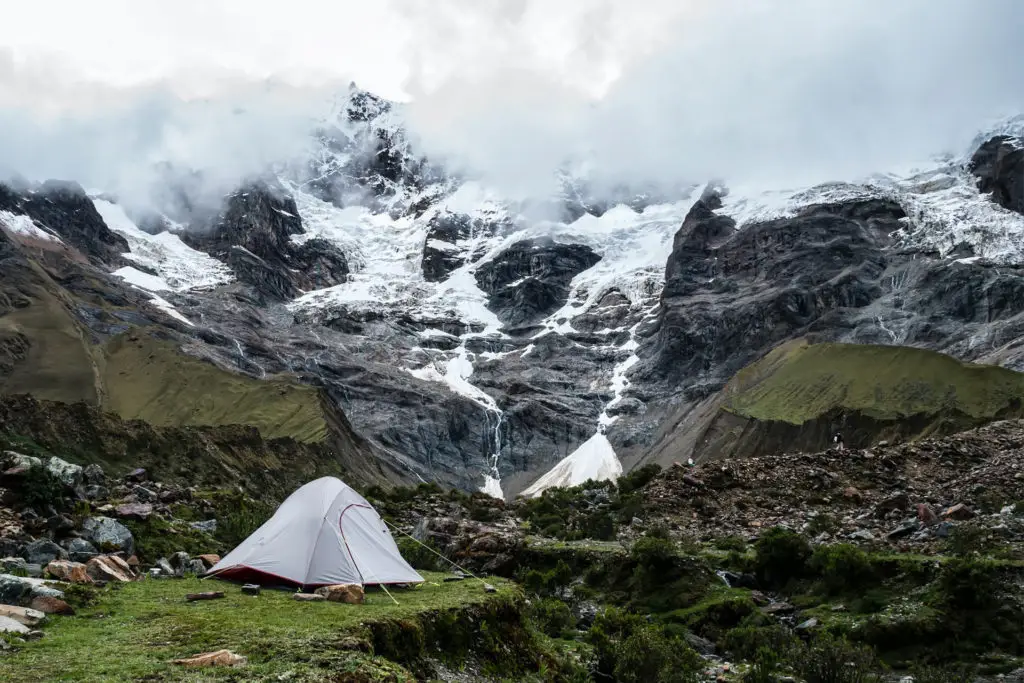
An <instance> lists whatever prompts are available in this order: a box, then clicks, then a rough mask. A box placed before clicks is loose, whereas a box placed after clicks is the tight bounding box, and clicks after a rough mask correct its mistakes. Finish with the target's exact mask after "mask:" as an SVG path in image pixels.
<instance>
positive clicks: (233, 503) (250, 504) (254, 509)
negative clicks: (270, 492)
mask: <svg viewBox="0 0 1024 683" xmlns="http://www.w3.org/2000/svg"><path fill="white" fill-rule="evenodd" d="M273 514H274V508H272V507H271V506H269V505H267V504H266V503H262V502H259V501H255V500H253V499H251V498H249V497H248V496H244V495H242V494H237V493H235V494H229V495H227V496H225V497H224V499H223V500H221V501H218V505H217V530H216V531H215V532H214V535H215V536H216V537H217V539H218V540H220V541H222V542H223V543H224V545H225V546H227V547H229V548H234V547H235V546H237V545H238V544H239V543H241V542H242V541H244V540H245V539H246V538H248V537H249V536H250V535H251V534H252V532H254V531H256V529H258V528H260V527H261V526H263V524H264V523H265V522H266V521H267V520H268V519H270V517H271V516H272V515H273Z"/></svg>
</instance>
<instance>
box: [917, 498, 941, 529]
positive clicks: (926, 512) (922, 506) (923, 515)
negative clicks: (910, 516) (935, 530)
mask: <svg viewBox="0 0 1024 683" xmlns="http://www.w3.org/2000/svg"><path fill="white" fill-rule="evenodd" d="M917 521H919V522H921V524H924V525H925V526H931V525H932V524H935V523H936V522H938V521H939V518H938V516H937V515H936V514H935V511H934V510H932V508H931V506H930V505H928V504H927V503H918V504H917Z"/></svg>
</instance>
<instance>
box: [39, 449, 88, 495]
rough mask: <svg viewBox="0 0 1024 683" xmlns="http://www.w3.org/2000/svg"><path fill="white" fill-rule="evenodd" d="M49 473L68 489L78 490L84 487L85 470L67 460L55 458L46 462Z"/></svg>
mask: <svg viewBox="0 0 1024 683" xmlns="http://www.w3.org/2000/svg"><path fill="white" fill-rule="evenodd" d="M46 469H47V471H48V472H49V473H50V474H51V475H53V477H54V479H57V480H58V481H59V482H60V483H61V484H63V485H64V486H65V488H68V489H77V488H78V487H80V486H81V485H82V478H83V470H82V466H81V465H72V464H71V463H69V462H67V461H66V460H61V459H60V458H57V457H53V458H50V459H49V460H47V461H46Z"/></svg>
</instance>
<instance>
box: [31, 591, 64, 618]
mask: <svg viewBox="0 0 1024 683" xmlns="http://www.w3.org/2000/svg"><path fill="white" fill-rule="evenodd" d="M29 607H31V608H32V609H34V610H36V611H37V612H42V613H43V614H60V615H62V616H72V615H74V613H75V608H74V607H72V606H71V605H69V604H68V603H66V602H64V601H63V600H61V599H60V598H51V597H46V596H43V595H40V596H37V597H35V598H32V602H30V603H29Z"/></svg>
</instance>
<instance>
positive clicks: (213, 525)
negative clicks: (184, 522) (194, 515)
mask: <svg viewBox="0 0 1024 683" xmlns="http://www.w3.org/2000/svg"><path fill="white" fill-rule="evenodd" d="M188 525H189V526H190V527H191V528H193V529H195V530H196V531H202V532H204V533H207V534H212V533H213V532H215V531H216V530H217V520H215V519H207V520H204V521H202V522H189V524H188Z"/></svg>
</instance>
